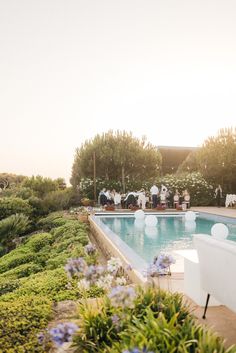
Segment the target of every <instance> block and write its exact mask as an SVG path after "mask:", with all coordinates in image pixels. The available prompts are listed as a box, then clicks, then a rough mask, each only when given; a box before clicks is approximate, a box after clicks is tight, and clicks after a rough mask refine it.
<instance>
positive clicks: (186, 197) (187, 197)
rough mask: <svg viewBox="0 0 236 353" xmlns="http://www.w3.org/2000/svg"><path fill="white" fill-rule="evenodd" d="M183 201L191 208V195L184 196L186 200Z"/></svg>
mask: <svg viewBox="0 0 236 353" xmlns="http://www.w3.org/2000/svg"><path fill="white" fill-rule="evenodd" d="M183 203H185V205H186V207H187V208H189V207H190V195H185V196H184V201H183Z"/></svg>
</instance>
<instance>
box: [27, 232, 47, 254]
mask: <svg viewBox="0 0 236 353" xmlns="http://www.w3.org/2000/svg"><path fill="white" fill-rule="evenodd" d="M52 243H53V237H52V235H51V234H49V233H40V234H34V235H32V236H31V237H30V238H29V239H28V241H27V243H26V245H27V247H28V248H30V249H31V250H32V251H33V252H36V253H37V252H38V251H40V250H41V249H42V248H44V247H45V246H47V245H51V244H52Z"/></svg>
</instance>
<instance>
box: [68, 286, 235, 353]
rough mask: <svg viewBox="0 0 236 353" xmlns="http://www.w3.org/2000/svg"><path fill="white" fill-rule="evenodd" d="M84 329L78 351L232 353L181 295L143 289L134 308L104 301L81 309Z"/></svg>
mask: <svg viewBox="0 0 236 353" xmlns="http://www.w3.org/2000/svg"><path fill="white" fill-rule="evenodd" d="M79 318H80V323H81V324H80V330H79V332H78V333H77V334H76V336H75V337H74V342H75V347H76V349H75V352H76V353H78V352H81V351H83V352H86V353H95V352H109V353H111V352H112V353H120V352H123V351H125V350H129V349H130V351H133V349H134V348H139V349H140V351H141V352H146V351H147V352H148V351H152V352H160V353H166V352H176V353H178V352H179V353H183V352H189V353H190V352H209V353H216V352H221V353H223V352H228V353H229V352H230V353H233V352H234V353H235V351H236V350H235V349H236V347H234V348H232V349H229V350H228V351H226V349H225V348H224V345H223V340H222V339H220V338H219V337H217V336H216V335H215V334H213V333H212V332H211V331H209V330H207V329H206V328H205V327H203V326H201V325H199V324H197V323H196V321H195V319H194V317H193V316H192V315H190V313H189V311H188V309H187V308H186V307H185V306H184V305H183V303H182V296H181V294H178V293H175V294H171V293H170V292H165V291H163V290H160V289H153V288H149V289H148V290H142V289H139V290H138V291H137V296H136V298H135V299H134V300H133V306H132V305H128V306H126V307H124V306H120V307H119V306H116V307H114V306H112V303H111V301H110V299H108V298H104V299H102V300H99V302H96V303H94V304H93V305H92V304H91V303H90V305H89V304H88V303H87V305H85V304H84V303H83V304H81V305H80V306H79Z"/></svg>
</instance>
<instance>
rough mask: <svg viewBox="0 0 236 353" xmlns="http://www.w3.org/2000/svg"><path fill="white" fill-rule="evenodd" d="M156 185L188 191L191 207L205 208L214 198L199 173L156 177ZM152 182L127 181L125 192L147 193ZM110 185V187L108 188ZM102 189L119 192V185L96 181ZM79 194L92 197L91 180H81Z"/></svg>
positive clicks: (210, 189)
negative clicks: (138, 191) (140, 191)
mask: <svg viewBox="0 0 236 353" xmlns="http://www.w3.org/2000/svg"><path fill="white" fill-rule="evenodd" d="M155 182H156V184H157V185H158V186H159V187H160V186H161V184H164V185H166V186H167V187H168V189H169V190H170V191H171V192H172V196H173V193H174V192H175V189H176V188H177V189H178V190H179V192H182V191H183V190H185V189H188V191H189V192H190V196H191V205H194V206H201V205H204V206H207V205H209V204H211V202H212V200H213V198H214V192H213V187H212V185H211V184H210V183H208V182H207V181H206V180H205V179H204V178H203V176H202V175H201V174H200V173H197V172H193V173H182V174H181V173H178V174H176V175H173V174H169V175H165V176H163V177H156V179H155ZM152 183H153V180H152V181H150V180H146V181H145V182H142V181H141V180H136V181H134V182H132V181H129V183H127V184H126V186H127V190H130V191H135V190H140V189H141V188H143V189H144V190H146V192H147V193H148V192H149V190H150V188H151V186H152ZM110 185H112V187H110ZM104 187H106V188H108V189H109V188H110V189H113V188H114V189H116V190H120V187H121V185H120V183H119V182H114V181H108V182H107V181H106V180H100V179H97V188H98V190H102V189H103V188H104ZM80 188H81V194H82V195H86V196H90V197H92V194H93V181H92V180H91V179H82V181H81V183H80Z"/></svg>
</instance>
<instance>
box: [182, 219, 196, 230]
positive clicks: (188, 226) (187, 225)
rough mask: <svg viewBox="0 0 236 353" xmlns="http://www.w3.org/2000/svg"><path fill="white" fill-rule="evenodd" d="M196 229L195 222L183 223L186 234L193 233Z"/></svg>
mask: <svg viewBox="0 0 236 353" xmlns="http://www.w3.org/2000/svg"><path fill="white" fill-rule="evenodd" d="M195 229H196V222H195V221H186V222H185V230H187V232H194V231H195Z"/></svg>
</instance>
